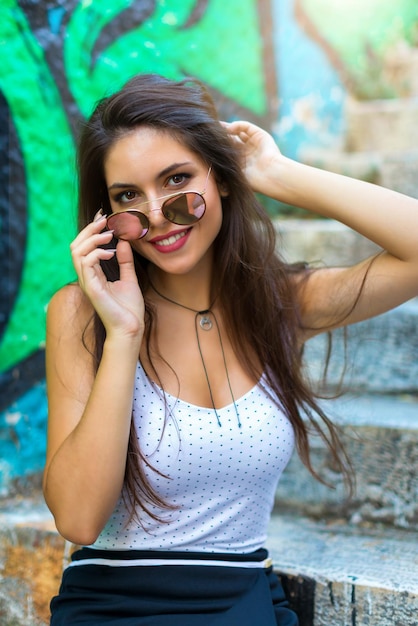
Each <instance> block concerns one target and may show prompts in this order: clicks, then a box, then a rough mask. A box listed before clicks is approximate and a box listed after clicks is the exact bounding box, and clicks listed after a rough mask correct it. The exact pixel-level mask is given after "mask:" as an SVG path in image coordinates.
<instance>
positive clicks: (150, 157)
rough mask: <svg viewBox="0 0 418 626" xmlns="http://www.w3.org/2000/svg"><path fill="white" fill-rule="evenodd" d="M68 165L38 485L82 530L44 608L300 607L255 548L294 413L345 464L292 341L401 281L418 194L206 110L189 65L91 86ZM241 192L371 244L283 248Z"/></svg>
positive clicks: (371, 303)
mask: <svg viewBox="0 0 418 626" xmlns="http://www.w3.org/2000/svg"><path fill="white" fill-rule="evenodd" d="M78 165H79V181H80V190H79V191H80V193H79V198H80V213H79V215H80V218H79V220H80V232H79V234H78V235H77V237H76V238H75V240H74V241H73V243H72V244H71V253H72V259H73V263H74V267H75V269H76V271H77V275H78V282H77V284H74V285H69V286H67V287H65V288H64V289H62V290H61V291H59V292H58V293H57V294H56V295H55V296H54V298H53V299H52V301H51V304H50V307H49V311H48V329H47V330H48V333H47V378H48V401H49V428H48V454H47V463H46V468H45V474H44V492H45V498H46V501H47V503H48V505H49V507H50V509H51V511H52V512H53V514H54V517H55V521H56V524H57V528H58V529H59V531H60V532H61V533H62V535H63V536H64V537H66V538H67V539H68V540H70V541H73V542H74V543H77V544H81V545H82V546H84V547H83V548H81V549H80V550H78V551H77V552H76V553H75V554H74V555H73V560H72V563H71V564H70V565H69V566H68V567H67V569H66V570H65V572H64V575H63V581H62V585H61V588H60V592H59V594H58V596H57V597H55V598H54V599H53V600H52V602H51V611H52V618H51V624H52V625H53V626H58V625H61V624H62V625H64V624H85V623H88V624H104V623H106V624H113V625H114V626H119V625H121V624H126V625H128V624H135V626H140V625H143V626H147V625H149V624H151V623H152V624H155V625H157V624H158V625H161V626H164V625H166V626H174V625H175V624H181V625H182V626H197V625H198V624H199V626H202V625H205V624H207V625H208V626H209V625H211V626H226V625H228V626H234V625H237V626H238V625H239V626H254V624H263V626H270V625H271V626H273V625H275V626H296V625H297V623H298V621H297V616H296V614H295V613H294V612H293V611H292V610H291V609H290V608H289V605H288V602H287V600H286V598H285V597H284V593H283V589H282V587H281V584H280V581H279V580H278V578H277V576H276V575H275V574H274V573H273V569H272V563H271V561H270V559H269V558H268V553H267V549H266V546H265V542H266V534H267V525H268V522H269V517H270V514H271V511H272V507H273V503H274V495H275V491H276V486H277V482H278V480H279V478H280V475H281V473H282V471H283V470H284V468H285V466H286V464H287V462H288V460H289V458H290V456H291V454H292V450H293V447H294V444H296V448H297V450H298V452H299V454H300V456H301V458H302V460H303V461H304V462H305V464H306V465H307V467H308V468H309V469H310V471H311V472H312V473H313V474H314V475H315V476H316V472H315V470H314V468H313V467H312V465H311V461H310V455H309V445H308V430H309V429H313V430H315V431H317V432H318V433H319V434H320V436H321V437H322V438H323V440H324V442H325V444H326V445H327V446H328V447H329V449H330V451H331V454H332V457H333V460H334V462H335V467H336V468H337V469H338V470H339V471H340V472H341V473H342V474H343V475H344V477H345V479H346V482H347V483H348V485H350V483H351V478H352V477H351V474H350V463H349V460H348V459H347V457H346V455H345V452H344V449H343V447H342V445H341V443H340V441H339V438H338V434H337V431H336V428H335V427H334V426H333V424H332V423H331V422H330V421H329V419H328V418H327V416H326V415H324V414H323V412H322V411H321V409H320V407H319V406H318V404H317V401H316V398H315V395H314V393H313V391H312V390H311V389H310V387H309V384H308V382H307V381H305V380H304V378H303V375H302V367H301V365H302V364H301V345H302V344H303V342H304V341H306V340H307V339H308V338H310V337H312V336H313V335H315V334H317V333H320V332H326V331H328V330H332V329H333V328H336V327H338V326H343V325H346V324H350V323H354V322H357V321H360V320H362V319H365V318H367V317H370V316H372V315H377V314H379V313H381V312H383V311H385V310H387V309H388V308H390V307H392V306H396V305H397V304H399V303H400V302H402V301H404V300H406V299H408V298H411V297H413V296H414V295H416V294H417V283H416V275H417V271H418V252H417V251H418V245H417V244H418V202H417V201H416V200H412V199H411V198H407V197H405V196H401V195H400V194H396V193H393V192H390V191H388V190H385V189H381V188H377V187H373V186H371V185H368V184H366V183H362V182H359V181H354V180H351V179H347V178H344V177H340V176H338V175H335V174H328V173H326V172H323V171H319V170H315V169H313V168H309V167H306V166H303V165H300V164H298V163H296V162H294V161H291V160H290V159H287V158H286V157H284V156H283V155H282V154H281V153H280V151H279V149H278V148H277V146H276V144H275V142H274V141H273V139H272V137H271V136H270V135H268V134H267V133H266V132H265V131H263V130H261V129H260V128H258V127H256V126H254V125H252V124H249V123H247V122H234V123H232V124H226V123H223V122H220V121H219V120H218V118H217V113H216V111H215V109H214V106H213V103H212V101H211V99H210V97H209V95H208V93H207V91H206V89H205V88H204V87H203V86H202V85H201V84H200V83H198V82H196V81H193V80H184V81H180V82H172V81H169V80H167V79H165V78H162V77H160V76H155V75H146V76H137V77H135V78H133V79H132V80H131V81H130V82H128V83H127V84H126V85H125V87H123V88H122V90H121V91H119V92H117V93H116V94H114V95H113V96H110V97H108V98H106V99H104V100H102V101H101V102H100V103H99V105H98V106H97V108H96V110H95V111H94V113H93V115H92V116H91V118H90V120H89V121H88V122H87V124H86V126H85V128H84V130H83V133H82V136H81V138H80V145H79V160H78ZM254 191H256V192H264V193H266V194H267V195H270V196H271V197H273V198H275V199H278V200H281V201H283V202H285V203H288V204H294V205H296V206H300V207H303V208H305V209H306V210H308V211H313V212H315V213H319V214H320V215H323V216H326V217H330V218H334V219H337V220H340V221H341V222H344V223H345V224H347V225H349V226H351V227H352V228H355V229H356V230H357V231H358V232H360V233H362V234H363V235H365V236H368V237H369V238H370V239H372V240H373V241H374V242H375V243H377V244H378V245H379V246H381V247H383V248H385V249H386V251H385V252H384V253H382V254H380V255H378V256H377V257H375V258H373V259H369V260H366V261H364V262H362V263H360V264H358V265H356V266H354V267H350V268H338V269H335V268H334V269H332V268H330V269H321V270H316V271H314V270H311V269H310V268H309V267H307V266H306V264H304V263H300V264H298V265H296V266H289V265H288V264H286V263H285V262H284V261H283V260H282V259H281V257H280V255H279V254H278V253H277V252H276V240H275V231H274V228H273V225H272V224H271V222H270V219H269V218H268V216H267V214H266V213H265V211H264V210H263V208H262V207H261V206H260V205H259V203H258V202H257V200H256V197H255V195H254ZM395 209H396V216H397V219H396V223H394V222H393V220H391V224H392V227H391V229H388V228H387V223H388V220H389V218H390V217H391V216H392V214H393V211H394V210H395ZM302 416H304V418H306V419H304V418H302Z"/></svg>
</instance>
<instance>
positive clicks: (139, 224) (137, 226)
mask: <svg viewBox="0 0 418 626" xmlns="http://www.w3.org/2000/svg"><path fill="white" fill-rule="evenodd" d="M107 226H108V228H109V229H110V230H113V231H114V235H115V237H116V239H124V240H125V241H135V240H136V239H141V238H142V237H144V236H145V235H146V234H147V232H148V229H149V225H148V219H147V218H146V216H145V215H144V214H143V213H140V212H139V211H129V212H128V211H126V212H124V213H113V215H110V216H109V217H108V219H107Z"/></svg>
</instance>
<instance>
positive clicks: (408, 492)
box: [269, 222, 418, 626]
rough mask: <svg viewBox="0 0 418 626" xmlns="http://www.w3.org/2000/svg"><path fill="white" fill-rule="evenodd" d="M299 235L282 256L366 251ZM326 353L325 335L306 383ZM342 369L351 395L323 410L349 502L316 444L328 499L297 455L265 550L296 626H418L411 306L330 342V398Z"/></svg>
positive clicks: (417, 348) (414, 325)
mask: <svg viewBox="0 0 418 626" xmlns="http://www.w3.org/2000/svg"><path fill="white" fill-rule="evenodd" d="M300 227H301V224H300V223H299V224H297V223H291V222H290V223H288V224H287V229H288V231H286V230H285V232H284V233H283V242H284V245H285V249H286V245H289V249H291V250H292V251H294V250H296V255H298V254H300V257H299V258H306V257H304V256H303V254H301V252H302V253H303V251H305V252H306V250H309V249H310V246H311V248H312V250H313V251H315V254H316V255H318V251H320V250H322V251H323V252H324V255H325V251H326V255H328V257H327V258H325V259H324V255H323V254H321V252H319V257H313V256H312V254H311V257H310V258H318V260H321V261H323V262H324V263H325V264H338V265H343V264H345V263H346V262H351V260H352V257H351V260H350V259H349V258H346V257H347V255H351V254H353V251H354V257H357V258H363V257H364V256H367V254H368V253H369V252H373V248H372V247H370V248H369V244H367V243H366V242H364V240H361V239H358V238H357V237H356V236H354V240H351V238H352V237H353V235H352V234H351V233H350V234H349V237H350V241H347V239H346V237H345V233H344V228H343V227H340V226H339V225H334V224H329V225H328V228H325V229H322V227H321V225H320V224H315V223H310V224H308V225H307V228H306V229H304V232H303V233H302V234H301V235H300V236H299V235H298V232H297V231H298V229H300ZM328 229H329V230H328ZM315 233H316V234H315ZM313 239H315V240H316V244H315V245H314V244H313ZM319 240H321V241H323V244H324V245H323V247H321V246H318V241H319ZM298 243H299V245H300V250H299V251H298ZM347 244H349V245H347ZM363 246H364V247H363ZM341 251H342V255H343V257H344V258H342V259H341V262H339V257H341ZM296 258H297V256H296V257H295V259H294V260H296ZM292 260H293V259H292ZM325 349H326V339H325V337H322V336H321V337H317V338H315V339H314V340H312V341H311V342H310V343H309V344H308V346H307V349H306V353H305V356H306V363H307V368H308V371H309V373H310V375H311V377H312V378H313V379H319V378H320V376H321V364H322V362H323V357H324V352H325ZM344 370H345V377H344V383H345V387H346V388H347V389H349V393H344V394H343V395H342V396H341V397H338V398H337V399H335V400H328V401H324V402H323V406H324V408H325V410H326V412H327V414H328V415H329V416H330V417H332V418H333V420H334V421H336V422H337V423H338V424H339V425H340V427H341V431H342V435H343V439H344V441H345V444H346V446H347V450H348V452H349V454H350V457H351V459H352V462H353V465H354V467H355V471H356V480H357V488H356V492H355V495H354V497H353V498H352V499H351V500H347V499H346V498H345V495H344V489H343V486H342V484H341V480H340V477H339V476H338V475H337V474H336V473H335V471H334V469H333V467H332V462H331V460H330V458H329V456H328V454H327V453H326V451H325V449H324V446H323V444H322V442H320V441H318V440H314V439H313V440H312V445H313V460H314V465H315V467H316V468H317V469H318V470H319V472H320V474H321V475H322V476H323V477H324V478H325V479H326V480H327V481H329V482H330V483H331V484H332V485H334V487H335V489H329V488H327V487H325V486H323V485H321V484H320V483H318V482H317V481H315V480H314V479H313V478H312V477H311V475H310V474H309V473H308V472H307V470H306V469H305V468H304V466H303V465H302V464H301V462H300V461H299V459H298V458H297V457H296V455H295V456H294V457H293V458H292V460H291V462H290V464H289V466H288V468H287V470H286V472H285V473H284V476H283V478H282V480H281V483H280V485H279V489H278V491H277V500H276V509H275V513H274V516H273V519H272V522H271V525H270V536H269V547H270V551H271V554H272V556H273V559H274V562H275V566H276V569H277V571H278V572H279V573H280V574H281V575H282V578H283V582H284V585H285V587H286V588H287V591H288V594H289V597H290V599H291V603H292V605H293V607H294V608H295V610H296V611H297V612H298V614H299V619H300V626H417V625H418V299H415V300H413V301H411V302H408V303H406V304H404V305H402V306H401V307H399V308H398V309H396V310H394V311H391V312H389V313H387V314H385V315H383V316H381V317H379V318H376V319H374V320H370V321H368V322H364V323H362V324H358V325H357V326H356V327H352V328H351V329H349V335H348V344H347V348H346V349H345V348H344V336H343V333H342V332H338V333H335V335H334V340H333V353H332V358H331V364H330V368H329V373H328V381H329V385H330V388H331V389H333V388H334V389H335V388H336V387H337V386H338V383H339V380H340V377H341V374H342V372H343V371H344Z"/></svg>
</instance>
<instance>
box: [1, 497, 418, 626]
mask: <svg viewBox="0 0 418 626" xmlns="http://www.w3.org/2000/svg"><path fill="white" fill-rule="evenodd" d="M417 539H418V536H417V533H413V532H410V531H399V530H393V529H384V530H382V529H367V530H364V529H361V528H359V527H356V526H350V525H348V524H346V523H344V522H342V521H341V520H333V521H332V522H330V523H325V522H323V521H321V522H315V521H313V520H312V519H308V518H306V517H301V516H292V515H289V514H280V515H279V513H278V512H277V513H274V515H273V517H272V520H271V523H270V526H269V536H268V544H267V545H268V548H269V551H270V554H271V556H272V558H273V561H274V567H275V570H276V571H277V572H278V573H279V574H280V575H281V577H282V581H283V584H284V587H285V589H286V591H287V594H288V597H289V599H290V601H291V604H292V607H293V608H294V609H295V610H296V611H297V613H298V615H299V619H300V626H353V625H355V626H416V625H417V621H416V618H417V615H418V541H417ZM71 549H72V546H71V544H69V543H68V542H65V541H64V540H63V539H62V538H61V537H60V536H59V535H58V534H57V532H56V531H55V530H54V525H53V523H52V519H51V516H50V513H49V512H48V510H47V509H46V507H45V505H44V504H43V503H42V500H41V498H40V497H39V498H38V499H35V500H34V499H32V500H19V499H13V500H10V501H9V502H8V503H4V502H3V505H2V510H1V511H0V624H1V625H2V626H47V624H48V623H49V620H48V618H49V601H50V599H51V597H52V596H53V595H54V594H55V593H56V591H57V589H58V586H59V582H60V578H61V572H62V568H63V565H64V563H65V562H66V561H67V560H68V557H69V553H70V551H71ZM414 620H415V621H414Z"/></svg>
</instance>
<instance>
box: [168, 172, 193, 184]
mask: <svg viewBox="0 0 418 626" xmlns="http://www.w3.org/2000/svg"><path fill="white" fill-rule="evenodd" d="M190 178H191V176H190V174H173V176H171V178H170V180H169V182H170V183H171V184H172V185H175V186H176V187H177V186H179V185H182V184H183V183H186V182H187V181H188V180H189V179H190Z"/></svg>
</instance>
